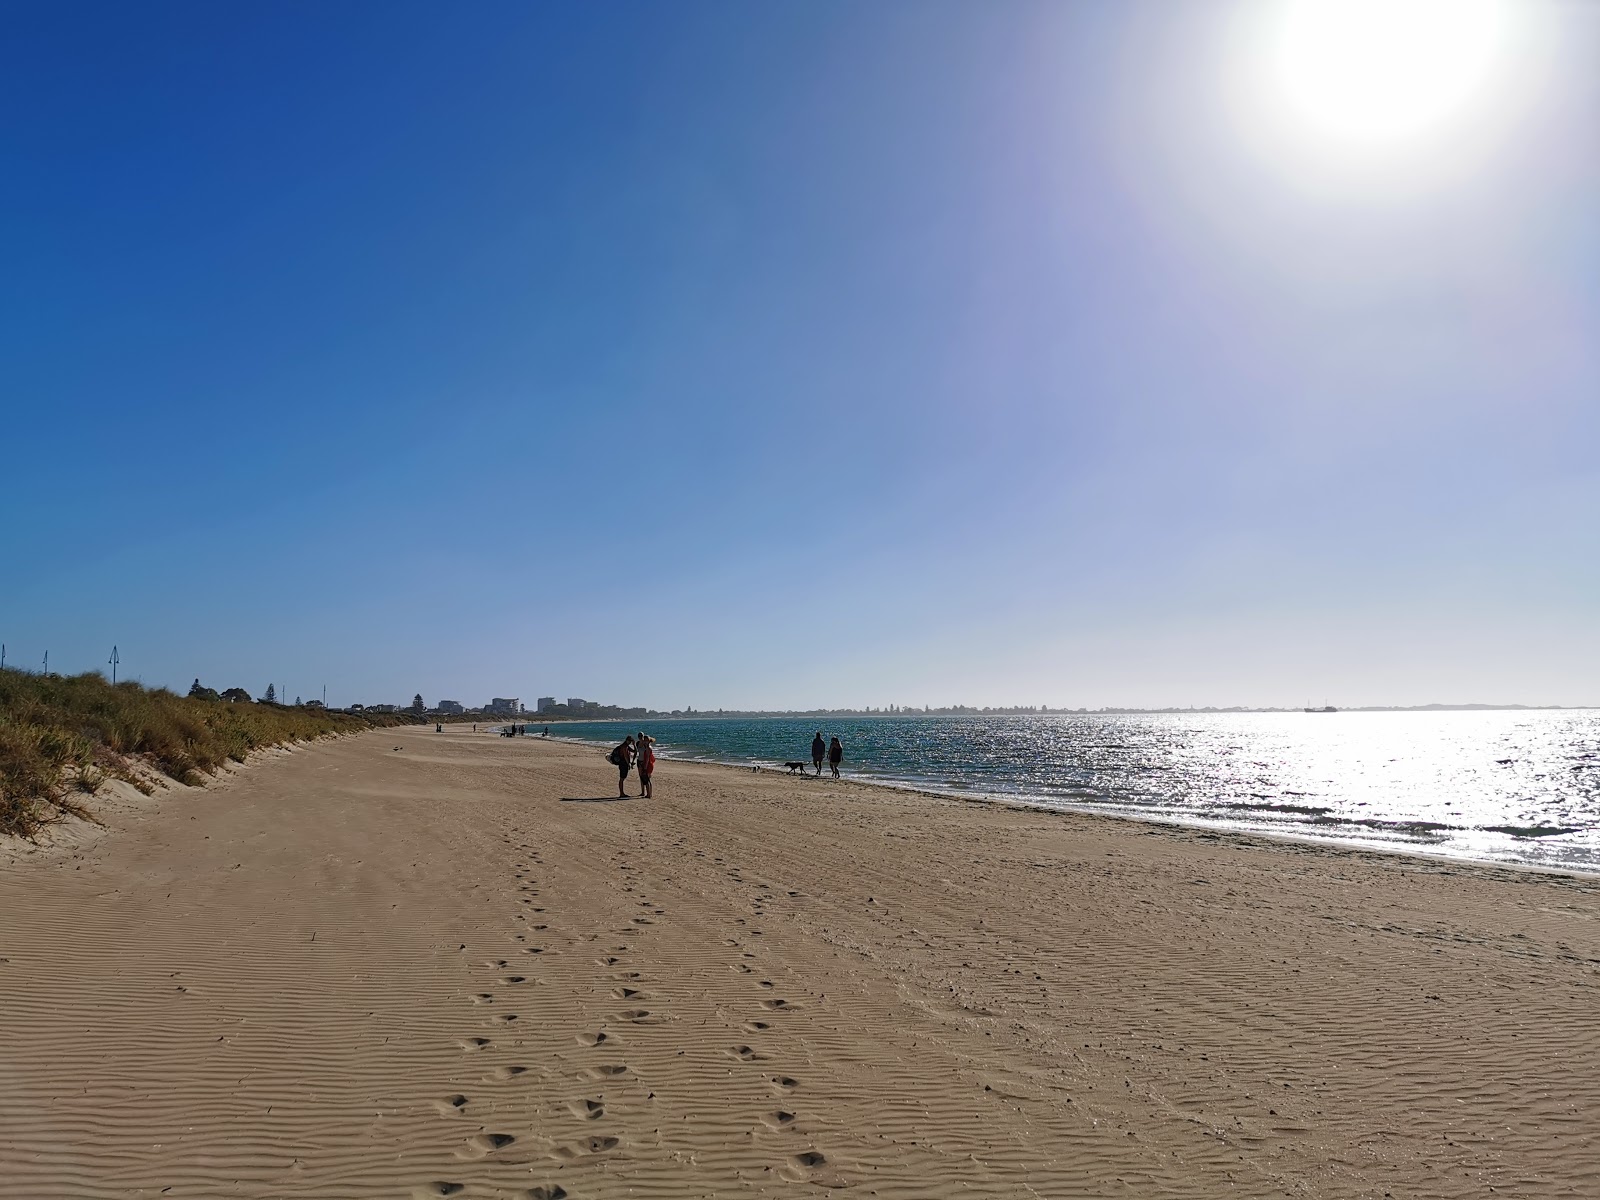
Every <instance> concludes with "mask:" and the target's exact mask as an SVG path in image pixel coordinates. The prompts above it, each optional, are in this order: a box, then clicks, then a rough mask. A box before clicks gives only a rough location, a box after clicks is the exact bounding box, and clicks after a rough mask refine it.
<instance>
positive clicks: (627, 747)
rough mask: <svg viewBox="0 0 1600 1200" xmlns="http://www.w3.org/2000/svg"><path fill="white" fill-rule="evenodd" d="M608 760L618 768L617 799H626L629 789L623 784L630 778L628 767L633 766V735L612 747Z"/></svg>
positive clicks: (607, 756)
mask: <svg viewBox="0 0 1600 1200" xmlns="http://www.w3.org/2000/svg"><path fill="white" fill-rule="evenodd" d="M606 761H607V762H609V763H610V764H611V765H612V766H614V767H616V768H617V799H619V800H622V799H626V798H627V795H628V790H627V788H626V787H624V786H623V785H624V784H625V783H626V782H627V780H628V768H629V767H631V766H633V735H632V734H629V735H628V736H627V737H625V738H623V739H622V745H620V746H614V747H612V750H611V753H610V754H608V755H606Z"/></svg>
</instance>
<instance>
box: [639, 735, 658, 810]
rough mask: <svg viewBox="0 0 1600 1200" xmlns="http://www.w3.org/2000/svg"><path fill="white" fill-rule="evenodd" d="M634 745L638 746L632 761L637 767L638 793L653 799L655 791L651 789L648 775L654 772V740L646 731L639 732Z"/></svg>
mask: <svg viewBox="0 0 1600 1200" xmlns="http://www.w3.org/2000/svg"><path fill="white" fill-rule="evenodd" d="M635 745H636V746H637V747H638V754H637V757H636V758H635V760H634V763H635V765H636V766H637V767H638V769H639V795H641V796H643V797H644V798H645V799H647V800H653V799H655V792H654V791H653V790H652V789H651V785H650V777H651V776H652V775H654V774H655V773H656V740H655V738H653V737H651V736H650V735H649V734H648V733H641V734H640V735H639V740H638V742H636V743H635Z"/></svg>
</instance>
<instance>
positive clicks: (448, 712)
mask: <svg viewBox="0 0 1600 1200" xmlns="http://www.w3.org/2000/svg"><path fill="white" fill-rule="evenodd" d="M439 711H440V712H441V713H442V714H444V715H445V716H456V715H458V714H460V713H464V712H466V711H467V709H466V705H464V704H462V703H461V701H459V700H441V701H439Z"/></svg>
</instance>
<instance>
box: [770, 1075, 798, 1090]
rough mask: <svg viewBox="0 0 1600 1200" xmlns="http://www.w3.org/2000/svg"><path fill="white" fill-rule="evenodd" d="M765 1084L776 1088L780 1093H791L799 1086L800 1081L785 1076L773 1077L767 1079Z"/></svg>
mask: <svg viewBox="0 0 1600 1200" xmlns="http://www.w3.org/2000/svg"><path fill="white" fill-rule="evenodd" d="M767 1082H768V1083H770V1084H771V1085H772V1086H773V1087H775V1088H777V1089H778V1090H779V1091H780V1092H792V1091H794V1090H795V1088H797V1087H799V1086H800V1081H799V1080H798V1079H791V1078H789V1076H787V1075H774V1076H772V1078H770V1079H768V1080H767Z"/></svg>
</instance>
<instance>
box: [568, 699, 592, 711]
mask: <svg viewBox="0 0 1600 1200" xmlns="http://www.w3.org/2000/svg"><path fill="white" fill-rule="evenodd" d="M567 707H568V708H571V709H579V708H588V707H589V702H588V701H587V700H579V699H578V698H577V697H576V696H568V697H567Z"/></svg>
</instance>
